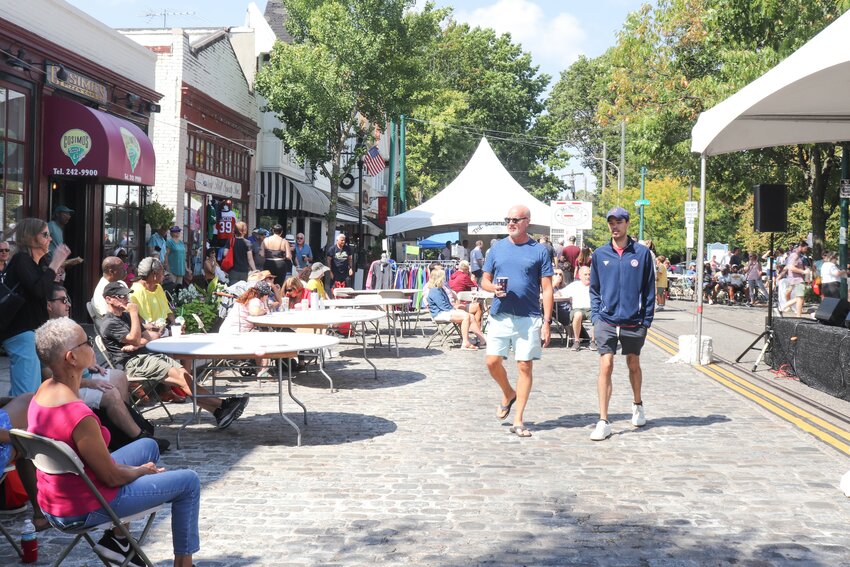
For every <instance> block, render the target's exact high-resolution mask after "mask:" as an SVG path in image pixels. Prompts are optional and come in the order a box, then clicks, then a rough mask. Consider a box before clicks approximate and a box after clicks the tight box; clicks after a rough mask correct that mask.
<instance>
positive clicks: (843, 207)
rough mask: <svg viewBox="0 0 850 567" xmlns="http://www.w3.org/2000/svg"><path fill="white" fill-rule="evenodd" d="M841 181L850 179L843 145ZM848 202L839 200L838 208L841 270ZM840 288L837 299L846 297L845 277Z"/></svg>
mask: <svg viewBox="0 0 850 567" xmlns="http://www.w3.org/2000/svg"><path fill="white" fill-rule="evenodd" d="M841 179H842V180H844V179H850V144H848V143H846V142H845V143H844V144H842V145H841ZM848 201H850V199H847V198H846V197H844V198H839V199H838V206H839V211H840V217H839V222H840V226H839V228H838V267H839V269H841V270H844V269H846V268H847V213H848V210H847V209H848ZM840 281H841V287H840V288H839V289H840V291H839V294H840V295H839V297H842V298H846V297H847V276H844V277H842V278H841V280H840Z"/></svg>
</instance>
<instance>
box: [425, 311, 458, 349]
mask: <svg viewBox="0 0 850 567" xmlns="http://www.w3.org/2000/svg"><path fill="white" fill-rule="evenodd" d="M431 322H433V323H434V325H436V327H437V328H436V330H435V331H434V333H433V334H432V335H431V338H430V339H428V344H427V345H425V348H431V343H433V342H434V341H435V340H437V339H439V341H440V345H439V346H440V347H443V346H444V345H445V344H446V343H447V342H449V341H451V340H452V339H453V338H457V339H461V337H462V335H461V333H460V327H459V326H458V324H457V323H453V322H452V321H435V320H434V318H433V317H431ZM449 348H451V345H449Z"/></svg>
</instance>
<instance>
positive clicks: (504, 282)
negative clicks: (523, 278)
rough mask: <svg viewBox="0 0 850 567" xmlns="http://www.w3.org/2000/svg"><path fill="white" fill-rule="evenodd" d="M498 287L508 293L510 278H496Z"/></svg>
mask: <svg viewBox="0 0 850 567" xmlns="http://www.w3.org/2000/svg"><path fill="white" fill-rule="evenodd" d="M496 285H498V286H501V288H502V291H504V292H505V293H507V292H508V277H507V276H499V277H497V278H496Z"/></svg>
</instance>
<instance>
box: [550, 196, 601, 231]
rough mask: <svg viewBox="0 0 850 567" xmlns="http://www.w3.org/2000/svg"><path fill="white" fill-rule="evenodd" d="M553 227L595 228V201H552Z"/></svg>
mask: <svg viewBox="0 0 850 567" xmlns="http://www.w3.org/2000/svg"><path fill="white" fill-rule="evenodd" d="M549 207H550V209H551V211H552V227H556V226H557V227H562V228H565V229H566V228H571V229H578V230H591V229H592V228H593V203H589V202H586V201H552V202H551V203H550V204H549Z"/></svg>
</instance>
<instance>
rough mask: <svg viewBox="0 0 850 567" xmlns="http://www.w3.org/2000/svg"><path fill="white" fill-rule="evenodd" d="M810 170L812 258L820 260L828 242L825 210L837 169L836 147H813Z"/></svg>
mask: <svg viewBox="0 0 850 567" xmlns="http://www.w3.org/2000/svg"><path fill="white" fill-rule="evenodd" d="M809 155H810V159H809V160H808V168H806V184H807V185H808V189H809V194H810V195H811V207H812V213H811V222H812V257H813V258H814V259H815V260H819V259H820V258H821V256H822V255H823V247H824V241H825V240H826V219H827V214H826V211H825V209H824V200H825V197H826V190H827V186H828V184H829V180H830V177H831V176H832V175H831V174H832V169H833V168H834V167H835V165H836V164H835V146H828V147H825V146H822V145H817V146H814V147H812V150H811V153H810V154H809Z"/></svg>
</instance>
